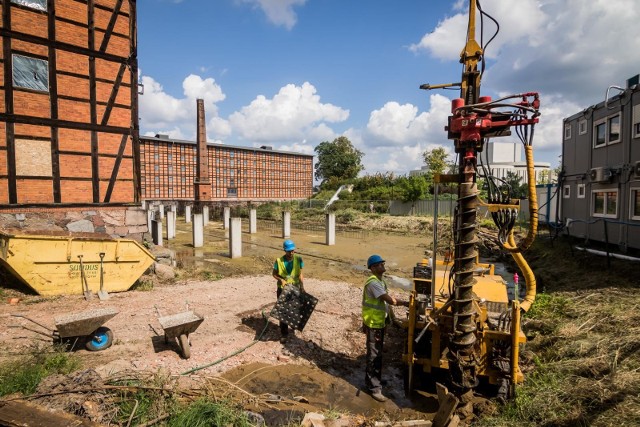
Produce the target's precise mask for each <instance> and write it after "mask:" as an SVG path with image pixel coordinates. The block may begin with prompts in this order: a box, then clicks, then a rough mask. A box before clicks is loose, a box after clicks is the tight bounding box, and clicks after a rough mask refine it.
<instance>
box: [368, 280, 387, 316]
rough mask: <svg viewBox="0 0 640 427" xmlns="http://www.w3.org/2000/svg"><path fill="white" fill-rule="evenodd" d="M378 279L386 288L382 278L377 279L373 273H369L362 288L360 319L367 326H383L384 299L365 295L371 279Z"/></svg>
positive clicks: (385, 308) (385, 310)
mask: <svg viewBox="0 0 640 427" xmlns="http://www.w3.org/2000/svg"><path fill="white" fill-rule="evenodd" d="M374 280H375V281H379V282H380V283H382V284H383V285H384V290H385V291H386V290H387V284H386V283H385V282H384V280H379V279H378V278H377V277H376V276H375V275H371V276H370V277H369V278H368V279H367V282H366V283H365V284H364V289H362V321H363V322H364V324H365V326H367V327H369V328H375V329H381V328H384V327H385V319H386V317H387V306H386V303H385V302H384V301H380V300H379V299H378V298H371V297H369V296H367V286H369V285H370V284H371V282H373V281H374Z"/></svg>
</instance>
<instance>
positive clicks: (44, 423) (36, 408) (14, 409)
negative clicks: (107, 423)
mask: <svg viewBox="0 0 640 427" xmlns="http://www.w3.org/2000/svg"><path fill="white" fill-rule="evenodd" d="M0 425H3V426H6V427H60V426H73V427H100V426H101V425H102V424H97V423H94V422H92V421H89V420H87V419H84V418H80V417H77V416H75V415H71V414H68V413H66V412H62V411H56V412H53V411H50V410H48V409H47V408H45V407H43V406H40V405H36V404H35V403H32V402H27V401H21V400H12V401H7V402H0Z"/></svg>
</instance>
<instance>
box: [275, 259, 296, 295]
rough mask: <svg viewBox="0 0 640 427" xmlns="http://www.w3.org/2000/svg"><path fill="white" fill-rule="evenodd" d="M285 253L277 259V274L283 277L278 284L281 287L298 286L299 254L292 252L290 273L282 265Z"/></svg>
mask: <svg viewBox="0 0 640 427" xmlns="http://www.w3.org/2000/svg"><path fill="white" fill-rule="evenodd" d="M284 257H285V255H282V256H281V257H280V258H278V259H277V263H278V276H280V277H284V278H285V280H284V282H282V281H281V282H280V283H282V284H281V285H278V286H279V287H281V288H284V285H294V286H300V255H296V254H293V268H292V269H291V274H289V273H287V268H286V267H285V266H284V261H285V259H284Z"/></svg>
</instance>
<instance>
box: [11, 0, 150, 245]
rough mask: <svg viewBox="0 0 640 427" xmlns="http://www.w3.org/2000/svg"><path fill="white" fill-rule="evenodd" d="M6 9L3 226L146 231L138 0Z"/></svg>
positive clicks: (17, 0) (42, 1)
mask: <svg viewBox="0 0 640 427" xmlns="http://www.w3.org/2000/svg"><path fill="white" fill-rule="evenodd" d="M1 8H2V22H1V24H0V35H1V36H2V51H1V52H0V60H1V61H2V67H0V76H1V79H0V81H1V82H2V88H1V91H0V226H5V227H13V226H16V225H19V226H24V224H17V223H16V221H17V222H20V221H22V222H23V223H24V222H26V223H29V219H30V218H31V219H34V218H33V217H37V216H38V215H44V217H46V218H49V219H46V221H45V223H43V222H42V221H39V222H38V221H36V222H38V224H39V226H40V227H44V226H53V227H54V228H55V227H60V228H62V229H68V230H73V229H74V228H73V227H68V226H67V225H68V224H69V223H70V222H74V221H77V220H78V218H83V219H84V221H88V222H90V223H91V225H87V226H85V227H84V228H83V229H82V230H81V231H106V232H112V234H113V233H114V230H115V227H118V229H119V230H120V232H119V234H130V233H134V234H135V233H136V232H140V231H141V230H142V229H141V228H140V227H141V226H142V224H143V223H144V222H145V221H142V220H144V215H141V216H140V218H141V220H140V221H142V223H140V224H138V222H140V221H138V220H135V219H134V218H136V217H137V214H136V213H135V209H138V208H137V205H138V202H139V199H140V197H139V196H140V195H139V188H140V186H139V183H138V182H137V181H138V179H137V173H136V171H138V170H139V149H138V134H137V133H138V102H137V96H138V85H137V72H138V70H137V68H138V62H137V46H136V2H135V0H88V1H82V0H48V1H47V0H10V1H9V0H4V1H2V3H1ZM16 213H19V214H20V215H21V216H20V218H22V220H20V219H16V218H14V216H15V214H16ZM25 215H26V218H25ZM44 217H43V218H44ZM51 218H55V219H51ZM126 218H129V219H126ZM85 224H86V223H85ZM126 226H130V227H132V228H129V229H128V230H127V231H126V232H124V231H123V230H125V229H124V228H123V227H126ZM115 234H118V233H115Z"/></svg>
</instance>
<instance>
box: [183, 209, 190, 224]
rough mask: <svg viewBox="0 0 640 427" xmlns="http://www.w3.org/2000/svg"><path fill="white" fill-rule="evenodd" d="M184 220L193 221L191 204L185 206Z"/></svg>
mask: <svg viewBox="0 0 640 427" xmlns="http://www.w3.org/2000/svg"><path fill="white" fill-rule="evenodd" d="M184 222H191V206H189V205H186V206H185V207H184Z"/></svg>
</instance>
